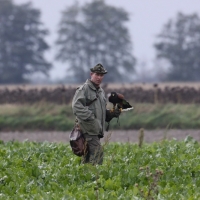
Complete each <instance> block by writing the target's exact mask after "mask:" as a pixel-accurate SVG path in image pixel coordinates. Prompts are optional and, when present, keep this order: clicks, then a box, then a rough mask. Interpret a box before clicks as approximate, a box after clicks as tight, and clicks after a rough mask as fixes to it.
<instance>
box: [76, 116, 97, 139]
mask: <svg viewBox="0 0 200 200" xmlns="http://www.w3.org/2000/svg"><path fill="white" fill-rule="evenodd" d="M80 127H81V130H82V131H83V133H87V134H89V135H98V134H99V130H100V127H99V125H98V122H97V119H94V120H90V121H80Z"/></svg>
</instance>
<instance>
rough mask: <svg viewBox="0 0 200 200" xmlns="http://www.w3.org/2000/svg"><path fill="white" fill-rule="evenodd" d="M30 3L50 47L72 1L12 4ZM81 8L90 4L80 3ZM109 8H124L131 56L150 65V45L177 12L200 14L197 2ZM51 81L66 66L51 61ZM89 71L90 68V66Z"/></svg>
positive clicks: (128, 1)
mask: <svg viewBox="0 0 200 200" xmlns="http://www.w3.org/2000/svg"><path fill="white" fill-rule="evenodd" d="M29 1H31V2H32V3H33V6H34V7H35V8H39V9H41V11H42V18H41V20H42V22H43V23H44V24H45V26H46V28H48V29H49V30H50V33H51V34H50V36H48V38H47V41H48V43H49V44H50V45H51V46H52V45H54V43H55V40H56V37H57V33H56V31H57V25H58V23H59V20H60V18H61V14H60V12H61V11H63V10H64V9H65V8H66V7H68V6H69V5H71V4H72V3H73V2H74V1H75V0H14V2H15V3H17V4H21V3H25V2H29ZM79 2H80V3H81V4H84V3H86V2H90V0H79ZM105 2H106V3H107V4H109V5H113V6H116V7H122V8H124V9H125V10H126V11H127V12H128V13H129V14H130V21H129V23H128V24H127V26H128V29H129V32H130V35H131V39H132V42H133V54H134V55H135V57H136V58H137V59H138V60H145V61H146V62H147V63H148V64H149V65H152V61H153V59H154V57H155V51H154V48H153V43H154V42H155V37H156V35H157V34H158V33H160V31H161V29H162V27H163V25H164V24H165V23H166V22H167V21H168V20H169V19H170V18H175V17H176V14H177V12H183V13H184V14H191V13H194V12H196V13H198V14H200V0H105ZM54 55H55V52H53V50H51V52H49V53H48V55H47V58H48V59H49V60H50V61H53V57H54ZM54 66H55V67H54V69H53V70H52V71H51V77H52V78H54V79H55V78H62V77H63V75H64V74H65V72H66V64H61V63H58V62H55V61H54ZM89 67H90V66H89Z"/></svg>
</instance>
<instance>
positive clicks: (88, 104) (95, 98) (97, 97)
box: [72, 64, 120, 164]
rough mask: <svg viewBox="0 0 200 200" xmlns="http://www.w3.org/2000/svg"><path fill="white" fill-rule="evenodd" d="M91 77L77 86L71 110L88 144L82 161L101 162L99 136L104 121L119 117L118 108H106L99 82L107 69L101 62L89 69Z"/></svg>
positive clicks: (101, 134) (100, 135)
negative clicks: (112, 109)
mask: <svg viewBox="0 0 200 200" xmlns="http://www.w3.org/2000/svg"><path fill="white" fill-rule="evenodd" d="M90 71H91V73H90V76H91V79H90V80H86V82H85V83H84V84H83V85H82V86H80V87H79V88H77V90H76V93H75V95H74V98H73V100H72V110H73V113H74V115H75V116H76V118H77V120H78V124H79V126H80V128H81V130H82V131H83V133H84V137H85V139H86V141H87V144H88V146H89V150H88V152H87V154H86V155H85V156H84V157H83V160H82V162H83V163H91V164H102V163H103V149H102V146H101V143H100V138H102V137H103V136H104V130H105V124H106V123H105V122H110V120H111V119H112V118H113V117H119V115H120V110H119V109H116V110H114V111H112V112H111V111H110V110H106V98H105V93H104V90H103V89H102V88H101V87H100V84H101V82H102V80H103V78H104V75H105V74H106V73H107V71H106V70H105V69H104V67H103V66H102V65H101V64H97V65H96V66H95V67H93V68H91V69H90Z"/></svg>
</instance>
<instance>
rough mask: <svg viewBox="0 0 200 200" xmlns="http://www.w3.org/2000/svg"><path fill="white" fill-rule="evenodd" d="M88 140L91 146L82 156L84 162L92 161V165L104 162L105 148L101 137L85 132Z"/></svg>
mask: <svg viewBox="0 0 200 200" xmlns="http://www.w3.org/2000/svg"><path fill="white" fill-rule="evenodd" d="M84 136H85V139H86V142H87V144H88V146H89V149H88V152H87V154H86V155H85V156H83V158H82V163H84V164H85V163H91V164H92V165H95V164H99V165H101V164H102V163H103V148H102V146H101V143H100V138H99V137H98V136H97V135H88V134H84Z"/></svg>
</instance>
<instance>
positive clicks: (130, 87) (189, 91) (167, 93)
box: [0, 0, 200, 131]
mask: <svg viewBox="0 0 200 200" xmlns="http://www.w3.org/2000/svg"><path fill="white" fill-rule="evenodd" d="M199 8H200V2H199V0H181V1H180V0H162V1H157V0H151V1H148V2H147V1H145V0H140V1H138V0H133V1H130V0H115V1H114V0H79V1H74V0H68V1H64V0H59V2H58V1H56V0H48V1H47V0H46V1H45V0H32V1H28V0H1V1H0V130H1V131H15V130H20V131H23V130H43V131H44V130H59V131H66V130H71V128H72V127H73V125H74V116H73V114H72V111H71V100H72V98H73V95H74V92H75V89H76V87H77V85H80V84H81V83H84V82H85V80H86V79H87V78H89V77H90V68H91V67H93V66H95V65H96V64H97V63H101V64H102V65H103V66H104V67H105V68H106V69H107V70H108V74H106V76H105V78H104V83H103V84H102V87H103V89H104V90H105V92H106V94H108V93H109V92H111V91H113V90H114V91H117V92H119V93H122V94H124V96H125V98H126V100H128V101H129V102H130V103H131V104H132V105H134V107H135V109H134V110H133V111H130V112H128V113H127V114H123V115H122V116H121V126H120V127H119V126H118V125H117V123H114V124H113V128H115V129H124V130H125V129H126V130H127V129H140V128H145V129H157V128H162V129H165V128H167V129H170V128H178V129H188V128H189V129H199V127H200V123H199V118H200V109H199V106H198V105H199V103H200V84H199V83H200V82H199V81H200V56H199V53H200V18H199V14H200V13H199V12H200V10H199Z"/></svg>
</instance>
